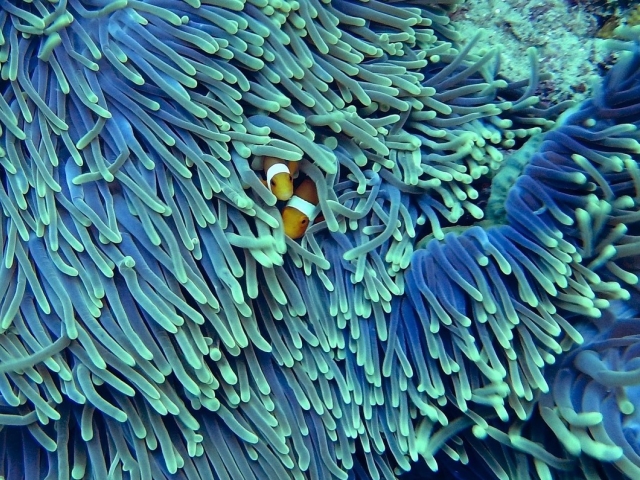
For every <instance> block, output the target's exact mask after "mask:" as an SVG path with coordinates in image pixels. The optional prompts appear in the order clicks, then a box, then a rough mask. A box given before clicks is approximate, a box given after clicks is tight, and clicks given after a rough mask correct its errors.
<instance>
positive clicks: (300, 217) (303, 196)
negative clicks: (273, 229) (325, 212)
mask: <svg viewBox="0 0 640 480" xmlns="http://www.w3.org/2000/svg"><path fill="white" fill-rule="evenodd" d="M319 213H320V207H319V206H318V192H317V190H316V185H315V184H314V183H313V181H312V180H311V179H309V178H307V179H305V180H303V181H302V183H301V184H300V185H298V188H296V191H295V193H294V194H293V196H292V197H291V199H290V200H289V201H288V202H287V206H286V207H284V210H283V211H282V222H283V224H284V233H285V235H287V236H288V237H289V238H292V239H293V240H297V239H298V238H300V237H302V236H303V235H304V232H306V231H307V228H308V227H309V225H310V224H312V223H313V221H314V220H315V218H316V217H317V216H318V214H319Z"/></svg>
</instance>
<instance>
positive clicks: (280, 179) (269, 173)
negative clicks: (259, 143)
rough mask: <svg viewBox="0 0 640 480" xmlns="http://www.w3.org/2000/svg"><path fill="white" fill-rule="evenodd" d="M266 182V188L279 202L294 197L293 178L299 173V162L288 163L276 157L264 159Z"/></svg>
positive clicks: (264, 181)
mask: <svg viewBox="0 0 640 480" xmlns="http://www.w3.org/2000/svg"><path fill="white" fill-rule="evenodd" d="M262 168H263V170H264V175H265V177H266V180H263V183H264V185H265V187H267V188H268V189H269V190H270V191H271V193H273V194H274V195H275V196H276V198H277V199H278V200H282V201H286V200H289V199H290V198H291V196H292V195H293V177H294V175H295V173H296V172H297V171H298V162H286V161H284V160H280V159H278V158H274V157H264V161H263V164H262Z"/></svg>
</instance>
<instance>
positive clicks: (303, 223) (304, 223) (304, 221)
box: [300, 218, 309, 225]
mask: <svg viewBox="0 0 640 480" xmlns="http://www.w3.org/2000/svg"><path fill="white" fill-rule="evenodd" d="M308 221H309V220H307V219H306V218H303V219H302V222H300V223H302V225H306V224H307V222H308Z"/></svg>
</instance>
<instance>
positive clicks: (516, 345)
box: [0, 0, 640, 480]
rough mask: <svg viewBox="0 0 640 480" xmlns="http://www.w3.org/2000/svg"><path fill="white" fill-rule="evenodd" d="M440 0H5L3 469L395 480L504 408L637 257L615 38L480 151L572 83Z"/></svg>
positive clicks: (517, 407) (459, 454) (540, 384)
mask: <svg viewBox="0 0 640 480" xmlns="http://www.w3.org/2000/svg"><path fill="white" fill-rule="evenodd" d="M458 3H459V2H458V1H457V0H439V1H438V0H407V1H395V0H394V1H389V2H381V1H377V0H370V1H367V2H364V1H363V2H360V1H347V0H332V1H325V0H323V1H318V0H300V1H293V0H291V1H287V0H246V1H245V0H225V1H220V0H202V1H200V0H185V1H179V0H152V1H137V0H114V1H107V0H104V1H103V0H85V1H81V0H59V1H57V2H47V1H44V0H33V1H32V2H19V1H8V2H5V3H4V4H3V9H2V10H1V11H0V32H1V35H0V79H1V80H0V81H1V83H0V86H1V89H0V92H1V94H2V95H1V96H0V125H1V126H2V132H1V137H0V148H1V150H0V165H1V166H2V169H1V170H0V179H1V182H0V204H1V206H2V209H1V214H0V244H1V245H2V249H3V256H2V259H3V263H2V266H1V268H0V298H1V299H2V300H0V425H2V431H0V443H1V445H0V473H1V474H2V475H3V476H4V477H5V478H7V479H9V480H13V479H14V478H15V479H17V478H22V476H23V475H24V476H25V477H26V478H34V479H37V478H49V477H51V478H53V477H54V476H58V478H61V479H66V478H78V479H79V478H95V479H104V478H111V477H113V478H131V479H137V478H140V479H151V478H153V479H163V478H189V479H198V478H203V479H210V478H233V479H236V478H247V479H264V478H312V479H315V478H317V479H324V478H343V479H344V478H349V477H350V476H351V477H354V476H356V477H362V478H380V477H385V478H394V477H395V476H396V475H397V474H400V473H401V472H403V471H407V470H410V468H411V462H413V461H416V460H418V459H419V458H420V457H422V458H423V459H424V460H425V461H426V462H427V464H428V465H429V467H430V468H431V469H436V468H437V464H438V462H437V460H436V456H437V455H442V454H446V455H448V456H449V457H451V458H452V459H454V460H463V461H464V460H465V459H466V458H467V457H468V455H467V454H466V453H465V448H466V447H465V445H466V444H465V443H464V442H461V441H460V440H461V438H469V440H468V444H469V445H471V446H472V448H476V449H478V451H480V450H481V448H482V447H479V446H477V445H478V443H479V442H477V441H474V439H473V438H471V437H473V436H476V437H482V436H483V435H486V436H489V437H491V438H494V437H497V441H498V443H500V442H501V441H502V440H504V438H503V437H501V436H500V434H499V433H496V432H499V431H500V428H501V426H503V425H504V422H509V421H510V418H511V416H513V415H514V414H515V415H516V417H517V418H519V420H520V422H525V421H526V420H527V419H529V418H530V415H531V412H532V411H533V409H534V407H535V405H536V401H537V400H538V399H539V398H541V396H542V395H544V394H546V393H547V392H549V390H550V387H549V385H548V383H547V381H546V378H545V373H546V370H547V368H548V365H551V364H553V363H554V362H555V359H556V357H560V356H562V355H564V354H565V352H566V351H568V350H570V349H571V348H572V347H574V346H575V344H579V343H581V342H582V340H583V337H582V335H581V333H580V332H579V331H578V330H576V328H575V327H574V326H573V325H572V323H571V321H570V320H571V319H572V318H573V317H574V316H576V315H580V316H588V317H598V316H600V315H601V312H602V311H604V310H606V309H607V308H608V307H609V304H610V302H611V301H614V300H625V299H627V298H628V297H629V293H628V288H627V286H632V285H635V284H636V283H637V280H638V278H637V276H636V273H635V272H636V270H637V269H636V268H635V266H634V265H633V261H632V259H633V258H634V257H635V255H636V252H637V241H636V237H635V236H634V235H635V229H636V223H637V222H638V218H636V217H637V216H638V215H637V201H638V198H640V193H638V192H640V189H639V188H638V182H640V176H638V173H637V165H636V163H635V160H633V155H634V154H636V153H637V150H638V143H637V141H636V138H635V135H636V134H635V133H634V132H635V131H636V126H635V123H634V122H635V121H636V120H635V118H636V111H635V110H636V106H635V105H634V104H633V102H632V101H628V100H626V99H627V95H628V94H629V93H633V94H634V95H632V96H631V97H630V98H634V96H635V92H636V89H637V86H636V83H635V82H636V81H637V70H638V68H637V63H638V58H637V56H636V57H633V58H632V59H631V60H629V62H630V63H629V62H627V63H623V66H621V67H616V69H614V70H613V71H612V72H611V73H610V75H609V77H608V80H607V81H606V83H605V86H604V88H603V93H601V94H600V95H599V96H597V97H596V98H595V100H594V101H593V102H592V103H589V104H587V106H585V107H583V108H582V109H581V110H579V111H578V112H577V113H575V114H574V115H573V116H570V117H568V120H565V122H564V124H563V125H562V126H561V127H559V128H557V129H555V130H553V131H552V132H550V133H549V134H547V135H546V136H545V137H544V139H543V141H542V144H541V146H540V149H539V151H538V153H536V154H535V155H533V157H532V158H531V159H530V161H524V162H513V163H512V162H508V163H507V165H508V168H505V169H504V170H502V171H500V167H501V165H502V164H503V163H504V158H503V153H502V152H503V151H504V150H508V149H514V148H518V147H520V146H521V145H522V144H524V143H525V142H526V141H527V139H529V138H530V137H532V136H536V135H539V134H540V133H541V132H543V131H545V130H549V129H551V128H552V127H553V126H554V125H555V119H556V118H557V116H558V115H559V114H560V113H561V112H562V111H563V110H564V109H566V108H567V107H568V106H569V105H568V104H559V105H555V106H552V107H550V108H543V107H542V106H540V105H537V104H538V98H537V97H535V96H534V91H535V89H536V86H537V82H538V80H539V78H540V75H539V72H538V68H537V58H536V55H535V52H533V51H530V52H529V59H530V61H531V65H532V69H531V79H529V80H524V81H511V80H506V79H502V78H498V77H497V75H498V70H499V56H498V55H497V52H496V51H495V50H492V51H488V52H485V53H483V54H482V55H475V54H471V53H470V52H471V50H472V49H473V48H474V45H475V44H476V43H477V42H479V41H480V39H481V35H480V34H479V35H477V36H476V37H474V38H473V39H471V40H470V41H469V42H468V43H467V45H466V46H465V47H464V48H462V47H460V46H459V40H460V38H459V34H458V32H457V31H456V29H455V28H454V27H453V26H452V25H451V24H450V20H449V17H448V15H449V14H450V13H451V12H452V11H453V10H454V9H455V8H456V6H457V4H458ZM625 65H626V66H625ZM529 145H531V144H529ZM264 157H271V158H275V159H279V160H282V161H286V162H298V166H299V172H300V178H299V179H298V180H296V181H297V182H302V181H304V180H305V179H311V181H312V182H313V183H314V184H315V186H316V189H317V196H318V205H319V207H320V209H321V212H322V220H321V221H318V222H316V223H315V224H314V225H313V226H311V227H309V228H308V229H307V230H306V233H305V235H304V236H303V237H302V239H301V240H300V241H299V242H297V241H294V240H293V239H291V238H288V237H287V236H286V235H285V233H284V229H283V225H282V217H281V214H280V212H281V209H282V208H283V206H282V204H281V203H279V202H278V201H277V199H276V197H275V196H274V194H273V193H272V192H271V191H270V190H269V189H268V188H267V187H266V186H265V185H264V184H263V182H262V180H263V179H262V176H261V175H262V173H261V172H260V171H258V170H260V168H259V167H258V165H260V164H261V162H262V160H263V158H264ZM505 172H506V173H505ZM516 177H517V178H516ZM492 182H493V186H492ZM500 186H502V192H503V193H502V194H500ZM508 186H511V188H509V187H508ZM491 189H493V190H494V191H495V192H496V194H495V195H492V198H489V193H490V192H491ZM504 192H508V194H507V196H506V199H505V193H504ZM488 200H490V202H489V204H488V205H490V207H491V208H489V206H487V209H486V212H485V208H484V206H485V204H486V203H487V201H488ZM485 213H486V214H487V217H486V218H485ZM483 219H484V220H483ZM625 226H628V227H625ZM626 229H628V230H626ZM630 259H631V260H630ZM499 422H502V423H499ZM495 425H498V426H495ZM518 425H519V424H517V423H516V427H515V428H517V427H518ZM470 432H471V433H470ZM471 434H473V435H471ZM474 438H475V437H474ZM510 438H511V437H510ZM561 440H562V439H561ZM527 441H529V443H526V442H527ZM511 442H512V444H513V445H510V447H515V448H516V449H520V450H523V449H526V448H525V446H528V445H530V444H531V443H532V441H530V440H527V439H526V438H525V436H524V433H523V434H522V435H515V434H514V439H512V440H511ZM539 452H540V449H537V450H533V451H531V452H530V453H531V454H532V455H533V456H534V457H535V461H536V462H538V464H544V465H547V464H548V463H550V464H551V466H550V467H549V466H548V467H547V469H548V468H551V467H554V466H555V465H554V464H553V461H551V462H546V460H547V459H548V457H545V456H544V455H538V456H536V454H538V453H539ZM574 453H575V452H574ZM505 461H507V460H505ZM545 462H546V463H545ZM538 464H536V465H538ZM539 468H541V469H544V467H543V466H539Z"/></svg>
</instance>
